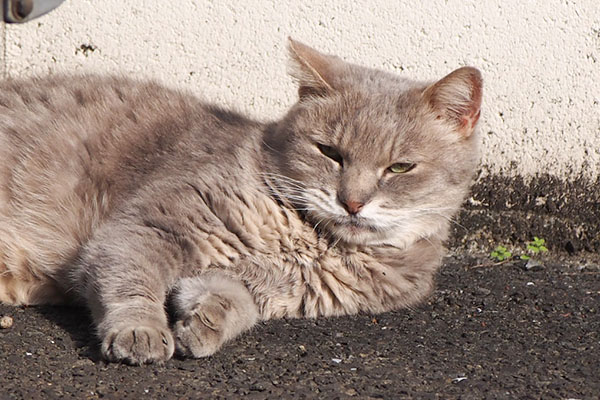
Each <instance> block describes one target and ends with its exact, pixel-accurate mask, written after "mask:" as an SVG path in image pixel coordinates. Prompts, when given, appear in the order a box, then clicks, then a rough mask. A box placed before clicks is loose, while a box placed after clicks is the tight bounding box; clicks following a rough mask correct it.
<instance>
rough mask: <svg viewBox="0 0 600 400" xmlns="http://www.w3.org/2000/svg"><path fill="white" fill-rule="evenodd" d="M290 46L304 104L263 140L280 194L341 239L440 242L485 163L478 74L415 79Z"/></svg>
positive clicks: (464, 70) (403, 243) (463, 70)
mask: <svg viewBox="0 0 600 400" xmlns="http://www.w3.org/2000/svg"><path fill="white" fill-rule="evenodd" d="M289 47H290V54H291V58H292V67H293V71H292V75H293V76H294V77H295V78H296V79H297V81H298V84H299V90H298V92H299V101H298V103H297V104H296V105H295V106H294V107H292V109H291V110H290V111H289V113H288V114H287V116H286V117H285V118H284V119H283V120H282V122H281V123H279V124H278V126H277V128H276V129H274V130H273V132H271V134H269V135H267V137H266V139H265V142H266V148H267V150H268V151H269V152H270V153H271V154H272V156H273V158H274V160H275V163H276V165H277V168H278V171H276V173H273V174H271V175H270V176H273V177H274V178H273V181H274V182H276V184H277V186H278V188H279V189H280V192H281V193H282V194H283V196H285V197H287V198H288V200H289V201H290V202H291V203H292V204H293V205H294V206H295V207H296V208H298V209H299V210H302V211H303V212H304V213H305V215H306V216H307V218H308V219H309V220H310V221H311V222H312V223H313V225H316V226H317V228H318V229H319V230H321V231H324V232H326V233H328V234H330V235H331V236H333V238H334V239H340V240H341V241H343V242H347V243H354V244H365V245H377V244H391V245H395V246H398V247H404V246H406V245H408V244H410V243H412V242H414V241H415V240H418V239H420V238H427V237H440V238H441V239H444V238H445V235H446V234H447V230H448V223H449V220H450V218H452V216H453V215H454V214H455V213H456V211H457V210H458V208H459V207H460V205H461V203H462V201H463V200H464V198H465V196H466V194H467V192H468V188H469V185H470V183H471V181H472V178H473V175H474V172H475V169H476V166H477V163H478V159H479V157H478V138H477V134H476V130H475V127H476V124H477V120H478V118H479V112H480V106H481V95H482V80H481V75H480V73H479V71H477V70H476V69H475V68H471V67H465V68H460V69H458V70H456V71H454V72H452V73H451V74H449V75H447V76H446V77H444V78H442V79H441V80H439V81H437V82H433V83H431V82H430V83H423V82H414V81H410V80H407V79H403V78H400V77H397V76H394V75H392V74H389V73H385V72H382V71H378V70H373V69H368V68H363V67H359V66H356V65H353V64H349V63H346V62H344V61H342V60H341V59H339V58H337V57H334V56H329V55H325V54H322V53H319V52H317V51H316V50H314V49H312V48H310V47H308V46H306V45H303V44H301V43H298V42H296V41H293V40H290V46H289Z"/></svg>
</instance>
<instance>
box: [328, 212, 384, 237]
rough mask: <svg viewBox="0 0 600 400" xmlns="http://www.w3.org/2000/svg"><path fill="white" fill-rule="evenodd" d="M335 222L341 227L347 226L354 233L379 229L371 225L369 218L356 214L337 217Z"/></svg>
mask: <svg viewBox="0 0 600 400" xmlns="http://www.w3.org/2000/svg"><path fill="white" fill-rule="evenodd" d="M334 222H335V224H336V225H337V226H339V227H340V228H346V229H347V230H349V231H350V232H352V233H364V232H376V231H377V228H376V227H374V226H373V225H371V224H370V223H369V221H368V220H366V219H365V218H361V217H357V216H354V215H352V216H349V217H344V218H337V219H336V220H335V221H334Z"/></svg>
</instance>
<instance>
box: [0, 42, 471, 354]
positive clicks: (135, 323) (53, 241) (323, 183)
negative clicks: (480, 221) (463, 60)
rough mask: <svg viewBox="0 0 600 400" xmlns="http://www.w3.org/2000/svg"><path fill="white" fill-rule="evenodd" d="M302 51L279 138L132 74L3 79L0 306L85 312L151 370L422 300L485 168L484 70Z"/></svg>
mask: <svg viewBox="0 0 600 400" xmlns="http://www.w3.org/2000/svg"><path fill="white" fill-rule="evenodd" d="M291 50H292V55H293V58H294V60H295V62H296V66H297V68H298V73H297V77H298V79H299V82H300V97H301V98H300V101H299V103H298V104H297V105H296V106H294V107H293V108H292V109H291V110H290V112H289V113H288V115H287V116H286V117H285V118H284V119H283V120H282V121H279V122H277V123H271V124H262V123H259V122H255V121H251V120H249V119H246V118H244V117H242V116H240V115H237V114H235V113H231V112H228V111H224V110H221V109H219V108H216V107H213V106H209V105H206V104H204V103H202V102H201V101H199V100H197V99H196V98H194V97H192V96H189V95H184V94H180V93H177V92H175V91H171V90H168V89H165V88H163V87H161V86H159V85H156V84H152V83H140V82H135V81H131V80H126V79H119V78H102V77H95V76H83V77H78V78H73V77H66V76H63V77H50V78H43V79H34V80H28V81H24V80H16V81H7V82H3V83H0V300H1V301H3V302H6V303H12V304H39V303H52V302H62V301H65V300H66V301H78V302H82V303H84V304H86V305H87V306H88V307H89V308H90V309H91V311H92V315H93V319H94V322H95V323H96V325H97V328H98V335H99V337H100V339H101V341H102V353H103V355H104V356H105V357H106V358H108V359H110V360H121V361H127V362H131V363H145V362H152V361H164V360H166V359H168V358H169V357H170V356H171V355H172V353H173V351H174V348H175V346H177V348H178V349H179V350H180V351H181V352H182V353H184V354H189V355H193V356H197V357H200V356H205V355H209V354H212V353H213V352H214V351H216V350H217V349H218V348H219V347H220V346H221V345H222V344H223V342H224V341H226V340H228V339H230V338H232V337H234V336H236V335H237V334H239V333H240V332H242V331H244V330H247V329H248V328H250V327H251V326H252V325H253V324H255V323H256V321H258V320H259V319H269V318H276V317H301V316H306V317H317V316H328V315H344V314H353V313H357V312H360V311H368V312H383V311H387V310H392V309H397V308H400V307H404V306H407V305H410V304H414V303H415V302H418V301H419V300H420V299H422V298H423V297H424V296H426V295H427V294H428V293H429V292H430V290H431V288H432V284H433V276H434V274H435V272H436V270H437V268H438V267H439V264H440V261H441V256H442V255H443V245H442V242H443V240H444V239H445V238H446V235H447V231H448V224H449V219H450V218H451V217H452V215H453V214H454V213H455V212H456V210H457V209H458V207H459V206H460V203H461V202H462V200H463V199H464V196H465V194H466V192H467V190H468V186H469V183H470V181H471V177H472V175H473V172H474V168H475V166H476V162H477V139H476V137H475V136H476V135H474V134H473V130H474V125H475V123H476V121H477V118H478V115H479V114H478V113H479V105H480V102H481V81H480V77H479V74H478V72H477V71H476V70H474V69H472V68H464V69H461V70H457V71H455V73H453V74H451V75H450V76H449V77H447V78H445V79H444V80H442V81H440V82H438V83H437V84H435V85H427V84H423V83H417V82H411V81H407V80H402V79H399V78H395V77H393V76H390V75H388V74H385V73H382V72H378V71H374V70H368V69H365V68H360V67H356V66H352V65H350V64H346V63H343V62H342V61H340V60H339V59H337V58H334V57H331V56H325V55H322V54H320V53H317V52H316V51H314V50H312V49H310V48H308V47H306V46H304V45H301V44H299V43H296V42H292V45H291ZM453 96H454V97H453ZM392 167H393V168H392ZM392 170H393V171H392ZM168 296H171V298H172V304H173V306H174V309H175V312H174V314H175V321H174V323H173V324H172V326H171V327H170V326H169V324H168V319H167V315H166V313H165V303H166V301H167V297H168Z"/></svg>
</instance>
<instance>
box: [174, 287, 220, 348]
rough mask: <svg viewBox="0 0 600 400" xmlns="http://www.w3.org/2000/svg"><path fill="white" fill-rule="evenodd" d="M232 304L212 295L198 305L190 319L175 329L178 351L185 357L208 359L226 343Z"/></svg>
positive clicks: (180, 321)
mask: <svg viewBox="0 0 600 400" xmlns="http://www.w3.org/2000/svg"><path fill="white" fill-rule="evenodd" d="M230 307H231V304H230V303H229V301H228V300H227V299H225V298H223V297H222V296H219V295H214V294H213V295H210V296H208V297H207V298H205V299H203V301H202V302H201V303H200V304H197V305H196V306H195V307H194V308H193V309H192V310H191V311H190V314H189V316H188V317H186V318H184V319H182V320H179V321H177V323H176V324H175V327H174V329H173V330H174V333H175V338H176V347H177V351H178V352H179V353H180V354H182V355H184V356H191V357H196V358H200V357H207V356H210V355H212V354H214V353H215V352H216V351H217V350H219V348H221V346H222V345H223V343H224V342H225V340H226V339H227V338H226V335H225V328H226V327H225V323H226V318H227V312H228V311H229V309H230Z"/></svg>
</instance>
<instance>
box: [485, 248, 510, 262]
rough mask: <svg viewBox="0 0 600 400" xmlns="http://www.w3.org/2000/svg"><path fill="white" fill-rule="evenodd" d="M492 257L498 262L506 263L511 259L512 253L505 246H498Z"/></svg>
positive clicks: (491, 254)
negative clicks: (505, 261)
mask: <svg viewBox="0 0 600 400" xmlns="http://www.w3.org/2000/svg"><path fill="white" fill-rule="evenodd" d="M490 257H492V258H493V259H494V260H496V261H504V260H508V259H509V258H511V257H512V253H511V252H510V251H508V250H507V249H506V247H504V246H496V248H495V249H494V251H492V252H491V253H490Z"/></svg>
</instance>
